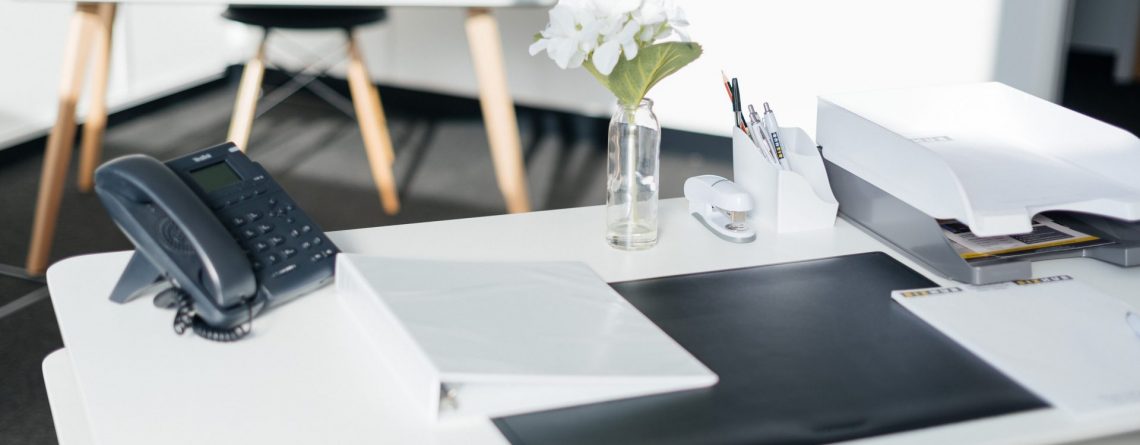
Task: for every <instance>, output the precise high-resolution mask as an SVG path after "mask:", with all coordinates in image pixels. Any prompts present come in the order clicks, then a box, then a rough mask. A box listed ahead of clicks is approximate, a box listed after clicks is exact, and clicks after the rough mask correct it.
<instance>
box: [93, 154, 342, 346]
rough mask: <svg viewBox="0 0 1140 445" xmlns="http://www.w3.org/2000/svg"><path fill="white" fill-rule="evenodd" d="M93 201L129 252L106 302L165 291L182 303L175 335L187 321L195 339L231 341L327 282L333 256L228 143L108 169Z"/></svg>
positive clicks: (134, 158) (101, 172) (261, 172)
mask: <svg viewBox="0 0 1140 445" xmlns="http://www.w3.org/2000/svg"><path fill="white" fill-rule="evenodd" d="M95 191H96V193H97V194H98V196H99V198H100V199H101V200H102V202H103V204H104V206H105V207H106V208H107V211H108V213H109V214H110V215H111V218H112V219H113V220H114V221H115V223H116V224H117V225H118V226H119V228H120V229H122V231H123V233H124V234H126V236H127V238H128V239H130V240H131V242H132V243H134V245H135V247H136V252H135V256H134V257H133V258H132V259H131V261H130V263H129V264H128V267H127V271H126V272H125V273H124V275H123V277H122V278H121V279H120V281H119V283H118V285H116V288H115V290H114V291H113V292H112V296H111V299H112V300H114V301H117V302H125V301H127V300H129V299H130V298H132V297H133V296H135V295H137V294H140V293H141V291H143V290H145V289H147V288H149V287H150V286H151V285H152V284H153V283H154V282H156V281H160V282H165V283H167V284H169V285H170V286H172V287H173V288H174V289H175V290H176V291H178V292H181V293H183V295H184V297H182V298H183V300H182V302H181V304H182V307H180V313H179V317H178V318H176V320H175V327H176V330H178V324H179V319H181V318H183V317H184V316H190V317H194V323H195V324H194V330H195V332H197V333H199V334H201V335H203V336H206V337H208V338H213V339H230V340H232V339H236V338H234V336H233V335H228V336H227V335H220V334H219V332H223V333H224V332H228V331H226V330H236V329H239V328H240V327H241V325H243V324H245V323H247V322H249V321H250V320H251V319H252V317H253V316H254V314H256V313H258V312H260V311H261V310H262V309H264V308H267V307H271V306H274V305H276V304H280V303H282V302H285V301H287V300H289V299H291V298H293V297H295V296H297V295H300V294H302V293H304V292H307V291H309V290H312V289H314V288H316V287H319V286H321V285H323V284H325V283H327V282H328V281H330V280H331V279H332V276H333V261H332V257H333V256H335V255H336V253H338V252H339V251H338V250H337V248H336V246H334V245H333V243H332V242H330V241H329V240H328V239H327V238H326V237H325V235H324V233H323V232H321V230H320V229H319V228H317V226H316V224H315V223H314V222H313V221H312V220H311V219H309V217H308V216H307V215H306V214H305V213H304V212H303V211H301V210H300V209H299V208H297V207H296V204H295V203H294V202H293V200H292V199H291V198H290V197H289V196H288V195H286V194H285V191H284V190H283V189H281V187H280V186H279V185H278V184H277V183H276V182H274V181H273V180H272V178H271V177H270V176H269V174H268V173H267V172H266V171H265V169H263V168H262V167H261V166H260V165H259V164H257V163H255V162H253V161H251V160H250V159H249V158H247V157H246V156H245V155H244V154H243V153H242V152H241V151H240V150H239V149H238V148H237V147H236V146H235V145H233V144H232V143H227V144H222V145H219V146H216V147H211V148H207V149H205V150H201V151H199V152H196V153H193V154H190V155H186V156H183V157H180V158H177V159H173V160H171V161H167V162H166V163H162V162H160V161H158V160H156V159H154V158H152V157H149V156H145V155H131V156H124V157H121V158H118V159H114V160H111V161H108V162H107V163H105V164H104V165H102V166H100V167H99V169H98V170H96V172H95ZM191 310H192V313H189V314H187V313H184V312H186V311H191ZM182 321H183V322H186V320H185V319H183V320H182ZM183 329H185V326H183ZM208 333H213V334H214V335H213V336H210V335H206V334H208Z"/></svg>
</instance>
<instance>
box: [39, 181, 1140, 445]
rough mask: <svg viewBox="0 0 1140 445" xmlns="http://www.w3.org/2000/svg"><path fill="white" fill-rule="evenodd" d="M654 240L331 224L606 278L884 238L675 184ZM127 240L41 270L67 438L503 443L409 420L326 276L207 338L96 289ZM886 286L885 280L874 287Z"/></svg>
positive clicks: (337, 236)
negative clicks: (738, 210) (750, 234)
mask: <svg viewBox="0 0 1140 445" xmlns="http://www.w3.org/2000/svg"><path fill="white" fill-rule="evenodd" d="M661 204H662V205H661V242H660V244H659V245H658V246H657V247H655V248H653V249H650V250H648V251H644V252H622V251H618V250H614V249H611V248H610V247H608V246H607V245H606V244H605V243H604V241H603V240H602V233H603V225H604V221H605V218H604V208H602V207H585V208H577V209H568V210H556V211H548V212H536V213H528V214H518V215H503V216H493V217H486V218H474V219H464V220H454V221H441V222H434V223H425V224H412V225H405V226H391V227H381V228H373V229H361V230H351V231H344V232H336V233H332V234H330V236H331V238H332V239H333V240H334V241H335V242H336V243H337V244H338V245H339V246H340V247H341V248H342V250H344V251H346V252H359V253H370V254H383V255H389V256H399V257H415V258H436V259H452V260H510V261H520V260H525V261H541V260H574V261H582V262H585V263H587V264H589V265H590V266H591V267H593V268H594V270H595V271H597V272H598V273H599V274H600V275H601V276H602V277H603V278H605V279H606V280H607V281H622V280H633V279H640V278H648V277H656V276H666V275H675V274H682V273H692V272H701V271H710V270H719V269H727V268H737V267H747V266H755V265H762V264H774V263H783V262H789V261H799V260H806V259H813V258H824V257H830V256H836V255H844V254H852V253H859V252H868V251H876V250H882V251H886V252H887V253H889V254H891V255H892V256H894V257H895V258H897V259H899V260H900V261H902V262H903V263H904V264H906V265H908V266H909V267H911V268H915V269H916V270H919V271H920V272H923V273H924V275H926V276H927V277H928V278H930V279H932V280H934V281H936V282H938V283H940V284H948V283H949V282H948V281H947V280H944V279H941V278H938V277H935V276H932V275H930V274H929V273H927V272H925V271H923V270H922V269H919V268H918V267H917V266H916V265H915V264H914V263H913V262H911V261H909V260H907V259H906V258H903V257H901V256H900V255H898V254H897V253H895V252H893V251H892V250H891V249H889V248H887V247H885V246H884V245H882V244H881V243H880V242H878V241H876V240H874V239H872V238H871V237H869V236H867V235H866V234H864V233H863V232H861V231H860V230H858V229H856V228H854V227H852V226H851V225H850V224H847V223H846V222H844V221H842V220H841V221H839V222H838V223H837V225H836V227H835V228H834V229H832V230H823V231H818V232H810V233H803V234H793V235H783V236H779V237H776V236H775V235H774V234H772V233H765V232H761V233H760V234H759V235H758V239H757V241H756V242H754V243H751V244H745V245H740V244H731V243H727V242H724V241H721V240H719V239H718V238H716V237H714V236H713V235H712V234H711V233H710V232H709V231H708V230H706V229H705V228H704V227H702V226H701V225H700V224H698V223H697V222H696V221H694V220H693V219H692V217H691V216H689V215H688V212H687V209H686V204H685V202H684V201H683V200H681V199H671V200H664V201H662V203H661ZM128 256H129V254H128V253H127V252H120V253H109V254H98V255H88V256H82V257H76V258H71V259H68V260H65V261H61V262H59V263H57V264H55V265H54V266H52V268H51V269H50V270H49V271H48V285H49V286H50V290H51V296H52V301H53V303H54V304H55V310H56V315H57V317H58V319H59V324H60V329H61V331H62V334H63V339H64V344H65V345H66V349H63V350H60V351H57V352H56V353H53V354H52V355H51V356H49V357H48V359H47V360H45V361H44V376H45V379H46V380H47V388H48V396H49V399H50V400H51V405H52V412H53V413H54V414H55V416H54V417H55V422H56V428H57V430H58V434H59V438H60V442H61V443H63V444H64V445H75V444H86V443H98V444H116V445H132V444H140V445H141V444H148V445H149V444H154V443H163V444H183V443H185V444H190V443H233V444H246V443H463V444H472V443H503V442H504V439H503V437H502V436H501V435H500V434H499V432H498V430H497V429H496V428H495V427H494V426H493V425H492V424H491V422H490V421H488V420H478V421H472V422H468V423H463V424H453V425H448V426H432V425H427V424H423V423H419V422H417V421H415V420H413V419H412V418H411V417H410V415H409V413H407V412H406V410H404V409H402V408H403V407H404V406H406V404H407V402H406V401H405V399H404V396H403V395H402V393H401V392H400V390H399V388H398V387H397V386H396V384H395V382H394V381H393V379H392V378H391V376H390V375H389V374H388V373H387V371H386V370H385V367H384V362H383V360H384V358H383V357H378V356H376V355H375V354H370V353H369V352H368V349H367V346H366V344H365V340H364V339H363V338H361V336H360V335H359V333H358V332H356V331H355V330H354V327H353V324H352V322H351V320H349V319H348V318H347V317H348V315H347V314H345V313H344V312H343V310H342V309H341V308H340V305H339V303H338V302H337V300H336V295H335V293H334V292H333V290H332V288H331V287H326V288H324V289H322V290H319V291H317V292H314V293H313V294H310V295H307V296H305V297H303V298H300V299H298V300H296V301H294V302H291V303H289V304H287V305H285V306H282V307H281V308H279V309H277V310H274V311H272V312H269V313H266V314H265V315H264V316H262V317H259V318H257V319H256V320H255V322H254V331H253V335H252V336H251V337H250V338H247V339H245V340H242V341H240V342H237V343H235V344H227V345H219V344H215V343H209V342H207V341H205V340H202V339H199V338H194V337H192V336H185V337H177V336H175V335H174V334H173V333H172V332H171V328H170V323H171V317H172V313H171V312H168V311H163V310H159V309H156V308H154V307H153V305H152V304H151V303H150V301H149V299H148V298H142V299H139V300H136V301H134V302H131V303H129V304H127V305H123V306H119V305H115V304H112V303H110V302H109V301H107V295H108V294H109V293H110V290H111V288H112V287H113V285H114V283H115V281H116V280H117V278H118V276H119V273H120V272H121V271H122V269H123V267H124V265H125V264H126V261H127V258H128ZM1034 267H1035V271H1034V272H1035V275H1039V276H1040V275H1051V274H1057V273H1066V274H1069V275H1072V276H1074V277H1076V278H1077V279H1079V280H1082V281H1085V282H1087V283H1090V284H1092V285H1093V286H1095V287H1098V288H1100V289H1101V290H1103V291H1105V292H1108V293H1109V294H1112V295H1115V296H1117V297H1119V298H1121V299H1124V300H1126V301H1128V302H1130V303H1131V304H1133V305H1137V306H1140V292H1137V290H1138V289H1140V270H1125V269H1121V268H1117V267H1115V266H1111V265H1108V264H1105V263H1101V262H1098V261H1095V260H1084V259H1068V260H1055V261H1050V262H1047V263H1041V264H1038V265H1035V266H1034ZM884 298H887V296H885V295H884ZM1133 430H1140V408H1136V409H1132V410H1129V411H1126V412H1120V413H1116V414H1114V415H1110V416H1103V417H1100V418H1096V419H1084V420H1081V421H1077V420H1075V419H1073V418H1070V417H1068V416H1067V415H1066V414H1065V413H1063V412H1060V411H1057V410H1054V409H1042V410H1036V411H1030V412H1023V413H1018V414H1011V415H1005V416H1000V417H993V418H988V419H982V420H977V421H970V422H963V423H958V424H952V425H947V426H943V427H937V428H929V429H925V430H918V431H912V432H906V433H899V434H894V435H889V436H880V437H875V438H870V439H866V440H864V441H863V442H866V443H879V444H902V443H924V444H961V443H1036V444H1040V443H1051V442H1063V441H1071V440H1079V439H1083V438H1090V437H1097V436H1106V435H1111V434H1117V433H1122V432H1127V431H1133Z"/></svg>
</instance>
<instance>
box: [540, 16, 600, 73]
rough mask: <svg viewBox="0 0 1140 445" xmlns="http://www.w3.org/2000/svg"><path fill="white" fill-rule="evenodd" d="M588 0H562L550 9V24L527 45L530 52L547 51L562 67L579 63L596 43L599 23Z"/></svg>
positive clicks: (574, 65)
mask: <svg viewBox="0 0 1140 445" xmlns="http://www.w3.org/2000/svg"><path fill="white" fill-rule="evenodd" d="M589 1H590V0H561V1H559V2H558V4H557V5H555V6H554V8H551V9H550V23H549V24H548V25H546V29H544V30H542V38H540V39H539V40H538V41H536V42H534V43H533V44H531V45H530V54H531V55H532V56H533V55H535V54H538V53H539V52H541V51H543V50H546V54H547V55H548V56H550V58H551V60H554V63H557V64H558V66H559V67H561V68H563V69H566V68H577V67H578V66H581V65H582V62H583V61H585V60H586V56H588V55H589V54H590V52H591V51H593V50H594V48H596V47H597V46H598V36H599V33H598V28H599V27H600V25H602V23H601V22H600V21H599V20H598V19H597V17H596V16H595V14H594V7H593V4H592V3H589Z"/></svg>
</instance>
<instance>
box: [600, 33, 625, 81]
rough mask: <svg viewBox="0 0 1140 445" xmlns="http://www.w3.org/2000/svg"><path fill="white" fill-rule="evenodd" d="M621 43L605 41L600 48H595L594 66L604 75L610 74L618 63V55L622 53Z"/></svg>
mask: <svg viewBox="0 0 1140 445" xmlns="http://www.w3.org/2000/svg"><path fill="white" fill-rule="evenodd" d="M620 51H621V44H620V43H618V42H616V41H612V40H611V41H609V42H606V43H603V44H602V46H599V47H598V49H596V50H594V57H593V62H594V68H597V69H598V72H599V73H602V74H603V75H606V76H608V75H610V73H611V72H613V70H614V66H615V65H617V62H618V56H619V55H620Z"/></svg>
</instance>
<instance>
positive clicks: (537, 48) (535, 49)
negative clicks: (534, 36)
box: [527, 39, 550, 56]
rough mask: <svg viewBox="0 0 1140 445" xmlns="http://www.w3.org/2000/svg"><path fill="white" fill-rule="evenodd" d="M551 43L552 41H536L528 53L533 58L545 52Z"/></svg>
mask: <svg viewBox="0 0 1140 445" xmlns="http://www.w3.org/2000/svg"><path fill="white" fill-rule="evenodd" d="M549 43H550V39H538V40H535V41H534V43H531V44H530V47H529V48H527V51H529V52H530V55H532V56H533V55H535V54H538V53H540V52H542V51H543V50H545V49H546V45H547V44H549Z"/></svg>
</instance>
